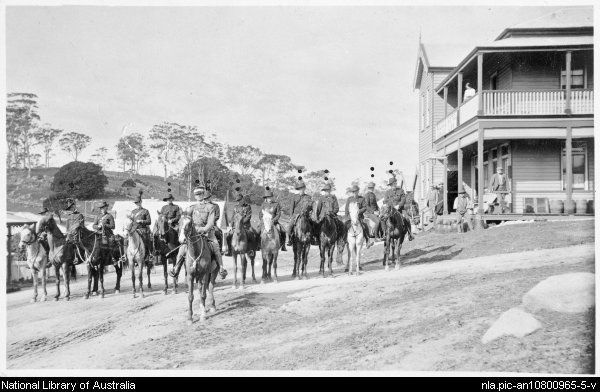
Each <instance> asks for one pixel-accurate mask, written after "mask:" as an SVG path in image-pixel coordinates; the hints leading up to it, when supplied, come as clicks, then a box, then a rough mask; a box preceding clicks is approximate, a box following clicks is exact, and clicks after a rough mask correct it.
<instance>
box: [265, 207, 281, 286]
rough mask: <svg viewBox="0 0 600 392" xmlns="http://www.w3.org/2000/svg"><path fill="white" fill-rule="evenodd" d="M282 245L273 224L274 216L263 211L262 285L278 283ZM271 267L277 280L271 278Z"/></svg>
mask: <svg viewBox="0 0 600 392" xmlns="http://www.w3.org/2000/svg"><path fill="white" fill-rule="evenodd" d="M280 245H281V243H280V233H279V230H278V229H277V227H276V226H275V225H274V224H273V215H271V214H270V213H269V211H265V210H263V229H262V232H261V233H260V253H261V255H262V259H263V265H262V270H263V273H262V279H261V283H263V284H264V283H265V281H273V280H274V281H275V283H277V282H278V279H277V256H278V255H279V247H280ZM267 266H268V269H267ZM271 266H272V267H273V274H274V275H275V279H273V278H272V277H271Z"/></svg>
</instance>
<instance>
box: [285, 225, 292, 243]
mask: <svg viewBox="0 0 600 392" xmlns="http://www.w3.org/2000/svg"><path fill="white" fill-rule="evenodd" d="M292 227H293V226H292V225H290V227H288V229H287V231H286V232H285V234H286V236H287V241H286V245H287V246H292Z"/></svg>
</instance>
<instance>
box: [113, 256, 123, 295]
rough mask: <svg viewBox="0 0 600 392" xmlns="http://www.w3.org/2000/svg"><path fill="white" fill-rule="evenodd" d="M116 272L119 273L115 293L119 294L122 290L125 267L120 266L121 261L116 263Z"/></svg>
mask: <svg viewBox="0 0 600 392" xmlns="http://www.w3.org/2000/svg"><path fill="white" fill-rule="evenodd" d="M115 272H116V273H117V283H116V284H115V294H119V292H120V291H121V276H123V267H120V266H119V262H117V264H116V265H115Z"/></svg>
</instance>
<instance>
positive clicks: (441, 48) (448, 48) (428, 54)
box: [413, 42, 472, 89]
mask: <svg viewBox="0 0 600 392" xmlns="http://www.w3.org/2000/svg"><path fill="white" fill-rule="evenodd" d="M470 49H472V46H468V45H464V44H457V43H446V44H425V43H422V42H420V43H419V52H418V54H417V65H416V67H415V77H414V82H413V88H414V89H418V88H419V87H420V85H421V79H422V77H423V72H428V71H447V72H449V71H451V70H452V69H453V68H454V67H456V65H457V64H458V63H459V62H460V60H462V59H463V58H464V56H465V55H466V54H467V53H468V52H469V50H470Z"/></svg>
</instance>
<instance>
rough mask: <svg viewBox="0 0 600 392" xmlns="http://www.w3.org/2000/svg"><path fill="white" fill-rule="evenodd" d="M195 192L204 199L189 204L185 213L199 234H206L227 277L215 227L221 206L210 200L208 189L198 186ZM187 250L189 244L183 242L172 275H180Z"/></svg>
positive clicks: (213, 252) (223, 277) (223, 276)
mask: <svg viewBox="0 0 600 392" xmlns="http://www.w3.org/2000/svg"><path fill="white" fill-rule="evenodd" d="M194 194H195V195H200V194H203V196H202V197H203V198H204V199H203V200H202V201H200V202H198V203H197V204H194V205H191V206H189V207H188V208H187V209H186V210H185V212H184V213H185V215H187V216H189V217H190V218H191V219H192V224H193V225H194V228H195V229H196V231H197V232H198V233H199V234H204V235H205V236H206V239H207V240H208V246H209V247H210V250H211V252H212V255H213V256H214V258H215V259H216V260H217V263H218V264H219V267H220V269H221V278H222V279H225V276H226V275H227V271H226V270H225V268H224V267H223V259H222V257H221V249H220V247H219V243H218V240H217V237H216V235H215V229H217V220H218V219H219V216H220V214H221V211H220V208H219V206H218V205H217V204H216V203H213V202H211V201H210V200H208V198H210V196H211V195H210V193H209V192H208V191H203V188H196V189H195V190H194ZM186 252H187V244H182V245H181V247H180V248H179V253H178V255H177V264H176V266H175V268H174V269H173V271H171V276H173V277H176V276H177V275H179V271H180V270H181V266H182V265H183V262H184V260H185V255H186Z"/></svg>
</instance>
